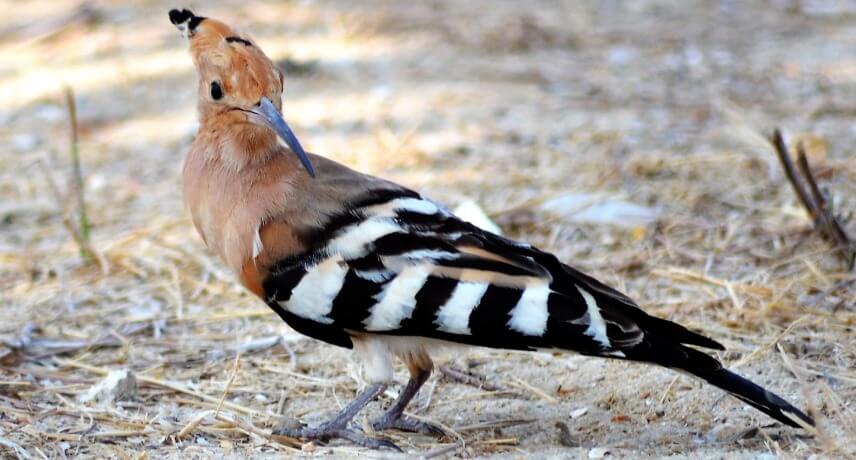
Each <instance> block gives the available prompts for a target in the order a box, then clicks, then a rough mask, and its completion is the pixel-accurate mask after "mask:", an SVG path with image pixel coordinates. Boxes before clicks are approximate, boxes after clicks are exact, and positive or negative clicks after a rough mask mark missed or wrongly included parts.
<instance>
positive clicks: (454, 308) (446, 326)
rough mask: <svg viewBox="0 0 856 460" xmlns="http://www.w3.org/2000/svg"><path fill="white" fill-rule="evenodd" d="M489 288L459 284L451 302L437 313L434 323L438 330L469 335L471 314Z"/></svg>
mask: <svg viewBox="0 0 856 460" xmlns="http://www.w3.org/2000/svg"><path fill="white" fill-rule="evenodd" d="M487 288H488V284H487V283H465V282H459V283H458V285H457V286H455V290H454V291H452V296H451V297H450V298H449V300H448V301H446V303H445V304H443V306H442V307H440V309H439V311H437V319H436V320H435V321H434V324H436V325H437V326H438V327H437V330H440V331H443V332H449V333H452V334H467V335H469V334H470V333H471V332H470V314H471V313H472V312H473V310H474V309H475V308H476V307H477V306H478V304H479V301H481V298H482V296H483V295H484V293H485V292H486V291H487Z"/></svg>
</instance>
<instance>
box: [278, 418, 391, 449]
mask: <svg viewBox="0 0 856 460" xmlns="http://www.w3.org/2000/svg"><path fill="white" fill-rule="evenodd" d="M273 434H275V435H277V436H288V437H290V438H299V439H307V440H310V441H318V442H322V443H327V442H329V441H330V440H331V439H344V440H347V441H350V442H352V443H354V444H356V445H358V446H361V447H365V448H367V449H383V448H386V449H392V450H394V451H397V452H402V450H401V449H400V448H399V447H398V446H396V445H395V444H394V443H393V442H391V441H387V440H385V439H377V438H370V437H368V436H365V435H364V434H362V433H360V432H358V431H355V430H352V429H349V428H347V427H346V426H341V425H340V424H333V423H325V424H323V425H321V426H319V427H315V428H310V427H303V428H284V427H282V428H277V429H275V430H274V431H273Z"/></svg>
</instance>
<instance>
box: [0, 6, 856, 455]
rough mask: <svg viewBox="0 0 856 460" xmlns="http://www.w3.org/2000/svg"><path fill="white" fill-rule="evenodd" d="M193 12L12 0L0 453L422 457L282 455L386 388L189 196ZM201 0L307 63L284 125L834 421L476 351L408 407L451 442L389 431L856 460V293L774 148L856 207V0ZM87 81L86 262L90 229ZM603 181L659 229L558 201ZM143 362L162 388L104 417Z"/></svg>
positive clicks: (628, 370) (604, 367)
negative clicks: (207, 228) (215, 247)
mask: <svg viewBox="0 0 856 460" xmlns="http://www.w3.org/2000/svg"><path fill="white" fill-rule="evenodd" d="M247 3H252V4H251V5H249V4H247ZM411 3H412V4H411ZM175 6H181V5H176V4H174V3H168V2H160V1H141V2H134V3H131V2H123V3H119V2H93V3H87V4H79V3H76V2H58V1H47V0H36V1H29V2H24V3H22V2H17V1H10V0H4V1H0V11H3V12H4V13H6V14H3V16H2V18H0V37H2V38H0V101H3V105H2V107H0V336H2V339H3V342H2V343H0V363H2V364H0V454H2V455H4V456H7V457H12V458H14V457H15V456H19V457H22V458H42V457H47V458H64V457H82V458H85V457H99V458H105V457H107V458H269V457H278V456H282V455H307V456H308V455H315V456H332V457H336V458H357V457H363V456H373V457H396V456H397V454H392V453H387V452H368V451H365V450H362V449H359V448H356V447H353V446H350V445H348V444H345V443H341V442H334V443H333V444H331V445H329V446H319V445H301V444H300V443H291V442H290V441H289V440H287V439H282V438H276V437H271V436H270V430H271V429H272V428H273V427H276V426H278V425H279V424H283V423H286V424H287V423H293V422H294V421H295V420H299V421H302V422H304V423H308V424H316V423H319V422H320V421H322V420H324V419H325V417H328V416H329V415H330V414H331V413H332V412H333V411H334V410H336V409H337V408H338V407H340V406H341V405H342V404H343V403H344V402H346V401H347V400H348V399H349V398H351V397H352V396H353V395H354V394H355V392H356V391H358V390H359V389H360V388H361V387H362V386H363V385H364V383H363V382H362V380H361V379H360V377H359V369H358V366H357V365H356V363H354V362H353V361H352V360H351V358H350V354H349V352H348V351H347V350H342V349H337V348H334V347H332V346H328V345H325V344H322V343H319V342H316V341H314V340H311V339H307V338H303V337H301V336H299V335H298V334H296V333H295V332H294V331H292V330H291V329H289V328H288V327H287V326H286V325H285V324H283V323H282V322H281V321H279V319H278V318H277V317H276V316H275V315H274V314H272V313H270V312H268V311H267V309H266V308H265V307H264V305H263V304H262V303H261V302H259V301H258V300H257V299H254V298H252V297H251V296H249V295H247V294H246V293H244V292H243V291H242V290H241V289H240V288H239V287H238V286H237V284H236V283H235V282H234V280H233V277H232V275H231V274H230V273H228V272H226V270H225V269H224V268H223V267H222V265H220V264H219V263H218V262H217V261H216V260H215V259H214V258H213V257H212V256H211V255H210V254H207V253H206V251H205V250H204V248H203V246H202V244H201V241H200V240H199V238H198V237H197V235H196V234H195V231H194V230H193V228H192V225H191V224H190V221H189V219H188V217H187V214H186V212H185V211H184V210H183V209H182V205H181V197H180V192H179V190H180V188H179V170H180V163H181V159H182V156H183V154H184V152H185V151H186V149H187V147H188V145H189V144H190V142H191V141H192V139H193V136H194V131H195V129H196V121H195V97H196V81H195V74H194V71H193V68H192V65H191V62H190V58H189V56H188V54H187V51H186V45H185V43H184V42H183V40H182V39H181V38H180V37H179V36H178V34H177V32H176V31H175V30H174V28H173V27H172V26H171V25H170V24H169V21H168V20H167V15H166V13H167V11H168V9H169V8H171V7H175ZM187 6H195V7H196V9H197V13H199V14H201V15H205V16H211V17H216V18H220V19H223V20H226V21H227V22H229V23H231V24H233V25H235V26H237V27H239V28H241V29H243V30H246V31H248V32H249V33H250V34H251V35H252V36H254V37H255V38H256V40H257V41H258V43H259V44H260V45H261V46H262V47H263V48H264V49H265V50H266V51H267V53H268V54H269V55H271V56H272V57H273V58H275V59H277V60H279V61H280V63H281V64H282V65H283V67H284V69H285V71H286V97H285V101H284V107H285V109H284V112H285V115H286V118H287V119H288V121H289V122H290V123H291V125H292V127H294V128H295V131H296V132H297V134H298V135H299V136H300V138H301V140H302V142H303V144H304V145H305V146H306V147H307V148H308V149H309V150H311V151H315V152H318V153H321V154H324V155H327V156H329V157H330V158H333V159H336V160H338V161H341V162H344V163H346V164H348V165H350V166H352V167H354V168H356V169H359V170H362V171H366V172H369V173H372V174H377V175H382V176H384V177H387V178H390V179H393V180H396V181H398V182H401V183H403V184H406V185H408V186H410V187H413V188H416V189H418V190H419V191H421V192H424V193H425V194H427V195H429V196H431V197H433V198H435V199H437V200H439V201H442V202H445V203H447V204H449V205H450V206H456V205H458V204H460V203H462V202H465V201H467V200H473V201H475V202H476V203H478V204H479V205H480V206H481V208H482V209H484V210H485V211H486V212H487V213H488V214H489V215H490V216H491V217H492V218H493V220H494V221H495V222H496V223H498V224H499V225H500V226H501V228H502V230H503V231H504V232H505V233H506V234H507V235H508V236H511V237H514V238H519V239H523V240H526V241H529V242H532V243H535V244H537V245H539V246H540V247H542V248H544V249H549V250H551V251H555V252H556V253H557V254H558V255H559V256H560V257H561V258H562V259H563V260H566V261H568V262H570V263H572V264H573V265H575V266H577V267H579V268H580V269H583V270H585V271H587V272H590V273H592V274H594V275H596V276H598V277H600V278H601V279H603V280H605V281H606V282H608V283H609V284H611V285H613V286H615V287H617V288H619V289H621V290H623V291H625V292H627V293H628V294H629V295H631V296H632V297H633V298H635V299H637V301H638V302H639V303H640V304H641V305H643V306H644V307H645V308H646V310H648V311H649V312H651V313H653V314H657V315H660V316H662V317H666V318H670V319H673V320H676V321H679V322H681V323H683V324H685V325H687V326H689V327H692V328H694V329H697V330H700V331H702V332H704V333H706V334H707V335H709V336H711V337H713V338H715V339H716V340H718V341H721V342H722V343H724V344H725V345H726V346H727V347H728V348H729V351H728V352H724V353H720V354H719V357H720V358H721V359H722V360H723V361H724V362H725V363H726V364H727V365H728V366H729V367H731V368H733V369H735V370H736V371H738V372H740V373H741V374H743V375H745V376H747V377H750V378H752V379H753V380H754V381H756V382H757V383H759V384H761V385H764V386H766V387H768V388H770V389H771V390H773V391H775V392H777V393H778V394H780V395H782V396H783V397H785V398H786V399H789V400H790V401H792V402H794V403H795V404H796V405H797V406H800V407H804V408H807V410H808V411H810V413H811V414H813V415H814V416H815V417H816V418H817V420H818V425H819V431H818V433H816V434H815V435H810V434H807V433H804V432H801V431H799V430H794V429H789V428H783V427H782V426H781V425H780V424H776V423H773V422H772V421H771V419H769V418H767V417H765V416H764V415H763V414H760V413H758V412H757V411H754V410H752V409H750V408H748V407H747V406H745V405H744V404H742V403H740V402H739V401H737V400H735V399H732V398H729V397H724V396H723V394H722V393H721V392H720V391H718V390H717V389H715V388H713V387H710V386H707V385H703V384H701V383H699V382H697V381H695V380H692V379H690V378H688V377H684V376H676V374H674V373H672V372H670V371H668V370H664V369H658V368H653V367H648V366H642V365H630V364H625V363H620V362H611V361H605V360H595V359H587V358H581V357H578V356H572V355H561V354H547V353H531V354H527V353H516V352H514V353H512V352H505V351H497V350H485V349H470V348H456V349H453V350H452V352H451V353H447V354H446V357H445V358H442V359H438V361H439V362H444V360H447V361H448V365H449V366H452V367H454V368H456V369H462V370H468V371H470V372H473V373H475V374H477V375H480V376H482V377H484V380H485V382H486V385H485V386H483V387H482V388H479V385H478V384H472V383H466V382H462V381H456V380H454V379H450V378H448V377H442V376H441V375H439V374H435V375H434V376H433V377H432V378H431V380H430V381H429V382H428V384H427V385H426V387H425V389H424V390H423V391H422V393H420V395H418V396H417V399H416V401H415V402H414V404H413V405H412V407H411V408H410V409H411V411H412V413H413V414H414V415H417V416H419V417H423V418H425V419H427V420H430V421H433V422H435V423H441V424H443V425H445V426H446V427H448V428H449V432H450V434H449V436H447V437H446V438H444V439H433V438H430V437H426V436H422V435H410V434H405V433H397V432H392V433H388V434H387V435H388V438H389V439H391V440H393V441H395V442H396V443H398V444H399V445H400V446H401V447H402V448H403V449H404V450H405V451H406V452H407V453H408V454H407V455H408V456H415V455H436V456H438V457H455V456H459V457H467V458H475V457H489V458H502V459H505V458H508V459H512V458H514V459H517V458H599V456H601V455H606V456H607V458H610V457H614V458H630V459H638V458H663V457H669V458H687V459H698V458H709V459H720V458H727V459H767V458H774V457H782V458H836V457H840V458H845V457H848V456H851V458H853V457H852V456H856V412H855V411H854V409H856V408H854V405H855V404H856V370H854V363H855V362H856V332H854V322H856V301H855V300H854V299H856V275H854V274H853V272H848V271H847V270H846V269H845V268H844V266H843V264H842V263H841V262H840V260H839V258H838V257H837V256H836V254H835V253H834V251H833V250H832V249H831V248H830V245H829V244H828V243H827V242H825V241H823V240H822V239H821V238H819V237H818V235H817V234H816V233H814V232H813V231H812V230H811V221H810V219H809V218H808V217H807V215H806V213H805V212H804V211H803V209H802V208H801V207H800V205H799V203H798V202H797V201H796V199H795V196H794V194H793V191H792V190H791V189H790V187H789V185H788V183H787V182H786V181H785V180H784V178H783V175H782V174H781V172H780V168H779V165H778V163H777V162H776V158H775V156H774V154H773V151H772V150H771V149H770V148H769V145H768V144H767V143H766V141H765V139H764V135H763V134H759V133H764V132H766V131H765V130H769V129H770V128H772V127H774V126H778V127H780V128H782V130H783V131H784V132H785V133H786V135H787V137H788V139H789V141H790V142H795V141H796V140H803V141H804V143H805V144H806V145H807V146H808V150H809V152H808V153H809V158H810V161H811V162H812V165H813V166H814V168H815V170H816V172H817V173H818V177H819V178H820V179H819V180H820V181H821V185H822V186H823V187H825V188H827V189H828V190H829V192H830V194H831V196H832V197H833V198H834V199H833V203H834V205H835V206H836V207H837V209H840V210H842V211H847V210H850V211H854V210H856V157H854V150H853V146H854V145H856V130H854V123H853V116H854V115H856V109H854V107H856V91H854V90H856V2H852V1H843V0H842V1H833V0H829V1H823V0H804V1H797V0H793V1H787V0H781V1H757V0H752V1H739V2H738V1H722V2H705V1H680V2H678V1H675V2H668V1H647V0H645V1H633V2H619V1H604V2H575V1H566V2H547V1H532V2H526V4H525V6H524V4H523V3H522V2H516V1H496V2H455V1H438V0H434V1H426V2H386V1H366V2H344V1H341V2H340V1H299V2H273V1H266V2H241V1H211V2H197V4H196V5H187ZM64 85H69V86H70V87H71V88H73V91H74V94H75V99H76V102H77V115H78V122H79V123H78V124H79V127H78V130H79V135H80V158H81V160H80V161H81V164H82V170H83V179H84V181H85V182H84V183H85V186H84V188H83V190H84V192H85V193H84V196H85V202H86V203H87V206H88V218H89V221H90V223H91V237H90V246H91V248H92V251H93V254H94V255H93V256H90V261H89V262H84V260H82V259H81V257H80V255H79V249H78V245H77V244H75V241H74V240H73V239H72V237H71V236H70V231H69V230H68V228H69V227H71V228H76V225H77V222H78V218H77V216H78V215H79V212H78V209H79V207H78V205H77V204H76V203H77V202H76V199H75V198H74V196H75V194H74V193H73V187H70V186H69V183H70V182H72V181H70V179H69V177H70V173H69V172H70V171H71V161H70V156H69V151H70V141H69V137H70V134H69V132H70V130H69V121H68V112H67V109H66V105H65V100H64V97H63V87H64ZM580 193H586V194H596V195H597V196H599V197H608V198H609V199H613V200H618V201H620V202H622V203H623V202H629V203H633V204H635V205H638V206H641V207H643V208H644V209H646V210H648V211H651V212H656V213H657V215H658V217H657V219H656V222H653V223H649V224H639V223H633V222H632V221H630V220H629V219H626V218H619V221H618V222H617V224H618V225H616V222H613V223H597V222H594V223H593V222H587V223H580V222H577V221H574V220H573V219H571V218H563V217H557V216H556V215H554V214H551V213H548V212H547V211H546V210H545V209H546V208H545V207H543V206H542V204H543V203H544V202H545V201H549V200H550V199H552V198H555V197H560V196H565V195H567V194H580ZM64 216H65V217H67V219H65V218H64ZM65 220H67V221H68V224H64V221H65ZM847 229H848V231H849V232H850V233H851V234H856V225H854V224H853V223H852V222H851V223H850V224H848V226H847ZM92 260H95V261H97V262H93V261H92ZM236 355H239V356H238V358H237V359H236ZM124 368H128V369H131V370H132V371H133V373H134V374H135V375H136V385H135V387H136V391H131V392H130V393H129V392H128V391H124V390H123V392H122V393H123V394H122V395H119V396H123V397H120V398H118V400H117V401H111V400H110V399H112V398H107V400H106V401H101V402H96V401H94V400H93V401H84V399H85V398H84V396H85V395H86V394H87V392H89V390H90V388H91V387H92V386H93V385H95V384H96V383H98V382H99V381H100V380H101V379H102V378H104V374H105V373H106V372H107V371H110V370H116V369H124ZM396 375H397V378H398V380H399V381H400V382H403V381H404V380H405V379H406V372H405V370H404V369H403V368H401V367H400V368H398V372H397V374H396ZM133 387H134V386H133V385H132V389H133ZM399 389H400V387H394V388H391V389H390V391H388V392H387V394H385V395H384V397H383V398H382V401H381V403H380V404H374V405H371V406H369V408H368V410H367V411H366V414H365V415H361V416H360V417H359V418H358V420H357V423H358V425H362V426H366V423H367V420H369V419H370V417H373V416H374V415H376V414H378V413H379V411H380V410H381V406H386V405H388V404H389V402H390V401H391V400H392V398H393V397H394V396H395V394H396V393H397V391H399ZM125 390H127V388H126V389H125ZM99 398H100V397H99ZM206 411H207V412H206ZM562 424H564V425H563V426H566V427H567V432H566V433H564V434H563V431H564V430H563V429H562V428H560V426H562ZM606 451H608V453H607V452H606Z"/></svg>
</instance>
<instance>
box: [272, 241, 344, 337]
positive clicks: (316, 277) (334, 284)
mask: <svg viewBox="0 0 856 460" xmlns="http://www.w3.org/2000/svg"><path fill="white" fill-rule="evenodd" d="M347 272H348V267H347V265H346V264H345V263H344V260H343V259H342V256H341V255H338V254H337V255H335V256H332V257H330V258H328V259H325V260H324V261H322V262H321V263H319V264H318V265H315V266H314V267H312V268H311V269H310V270H309V271H308V272H307V273H306V275H305V276H304V277H303V279H301V280H300V283H298V284H297V286H296V287H295V288H294V290H292V292H291V298H290V299H289V300H288V301H284V302H279V305H280V306H281V307H283V308H285V309H286V310H288V311H289V312H291V313H293V314H295V315H297V316H300V317H302V318H306V319H311V320H313V321H317V322H319V323H324V324H330V323H332V322H333V320H332V319H331V318H330V317H329V314H330V311H332V309H333V299H335V298H336V295H337V294H338V293H339V291H340V290H341V289H342V284H343V283H344V282H345V274H346V273H347Z"/></svg>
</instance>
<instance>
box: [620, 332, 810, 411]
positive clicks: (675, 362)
mask: <svg viewBox="0 0 856 460" xmlns="http://www.w3.org/2000/svg"><path fill="white" fill-rule="evenodd" d="M658 342H659V341H657V340H656V339H654V340H653V341H652V340H651V338H650V337H646V340H645V341H644V342H643V343H641V344H639V345H641V346H639V347H638V348H637V347H634V348H636V350H634V351H635V353H634V352H633V351H631V350H627V357H628V358H630V359H637V360H641V361H648V362H651V363H655V364H659V365H661V366H665V367H668V368H671V369H674V370H678V371H682V372H686V373H689V374H691V375H693V376H695V377H698V378H700V379H702V380H704V381H706V382H708V383H710V384H712V385H715V386H717V387H719V388H721V389H723V390H725V391H727V392H728V393H731V394H732V395H734V396H735V397H737V398H739V399H740V400H742V401H744V402H746V403H747V404H749V405H750V406H752V407H754V408H756V409H758V410H759V411H761V412H763V413H765V414H767V415H769V416H770V417H772V418H774V419H776V420H778V421H780V422H782V423H784V424H785V425H789V426H792V427H796V428H807V427H808V426H814V420H812V418H811V417H809V416H808V415H806V414H805V413H803V412H802V411H801V410H799V409H797V408H796V407H794V406H793V405H791V404H790V403H789V402H787V401H785V400H784V399H782V398H781V397H780V396H778V395H776V394H774V393H771V392H770V391H768V390H766V389H764V388H762V387H761V386H759V385H756V384H755V383H753V382H751V381H749V380H748V379H745V378H743V377H741V376H739V375H737V374H735V373H734V372H731V371H729V370H728V369H724V368H723V367H722V364H721V363H720V362H719V361H717V360H716V359H715V358H714V357H712V356H710V355H708V354H707V353H704V352H702V351H699V350H696V349H694V348H690V347H687V346H685V345H681V344H676V343H674V342H672V343H658Z"/></svg>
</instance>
